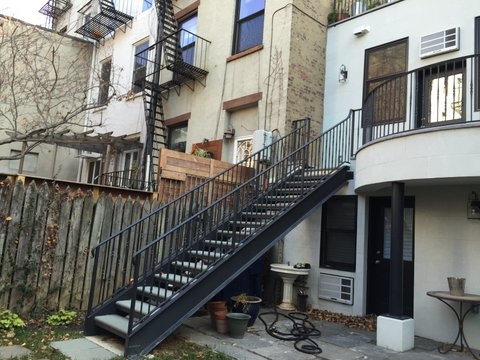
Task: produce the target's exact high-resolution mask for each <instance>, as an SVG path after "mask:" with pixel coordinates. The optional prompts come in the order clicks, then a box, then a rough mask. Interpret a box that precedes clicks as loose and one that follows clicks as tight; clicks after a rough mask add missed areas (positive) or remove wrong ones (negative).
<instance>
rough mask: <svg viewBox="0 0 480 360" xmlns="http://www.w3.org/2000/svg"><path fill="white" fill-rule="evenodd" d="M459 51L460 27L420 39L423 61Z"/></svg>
mask: <svg viewBox="0 0 480 360" xmlns="http://www.w3.org/2000/svg"><path fill="white" fill-rule="evenodd" d="M459 49H460V28H459V27H456V28H452V29H448V30H444V31H439V32H436V33H434V34H430V35H425V36H422V37H421V39H420V58H422V59H424V58H427V57H430V56H434V55H439V54H444V53H446V52H450V51H455V50H459Z"/></svg>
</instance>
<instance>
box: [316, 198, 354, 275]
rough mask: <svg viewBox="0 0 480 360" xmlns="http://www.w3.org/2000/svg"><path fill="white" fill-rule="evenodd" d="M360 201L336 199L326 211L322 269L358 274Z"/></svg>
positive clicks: (321, 248) (325, 208) (324, 216)
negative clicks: (357, 249)
mask: <svg viewBox="0 0 480 360" xmlns="http://www.w3.org/2000/svg"><path fill="white" fill-rule="evenodd" d="M356 243H357V198H356V197H355V196H335V197H332V198H331V199H329V200H328V201H327V202H326V203H325V204H324V205H323V207H322V239H321V247H320V266H321V267H326V268H331V269H336V270H345V271H355V256H356Z"/></svg>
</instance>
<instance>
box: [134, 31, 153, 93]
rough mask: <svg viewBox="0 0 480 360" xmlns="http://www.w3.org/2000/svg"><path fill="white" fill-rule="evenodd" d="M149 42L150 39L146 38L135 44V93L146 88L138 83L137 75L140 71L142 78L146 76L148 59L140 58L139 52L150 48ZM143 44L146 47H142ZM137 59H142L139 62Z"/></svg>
mask: <svg viewBox="0 0 480 360" xmlns="http://www.w3.org/2000/svg"><path fill="white" fill-rule="evenodd" d="M149 43H150V42H149V39H148V38H145V39H143V40H140V41H137V42H136V43H135V44H133V66H132V92H133V93H134V94H137V93H139V92H141V91H143V90H144V87H142V86H139V85H136V84H135V81H136V80H137V79H138V78H139V76H138V75H137V74H138V73H139V74H140V75H142V78H145V76H146V72H147V61H148V59H147V58H146V57H145V58H140V57H139V56H138V54H139V53H141V52H143V51H145V50H146V49H148V47H149ZM142 46H145V48H140V47H142ZM139 48H140V49H139ZM137 59H140V61H138V62H137ZM142 65H143V66H142Z"/></svg>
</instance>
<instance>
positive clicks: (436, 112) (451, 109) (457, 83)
mask: <svg viewBox="0 0 480 360" xmlns="http://www.w3.org/2000/svg"><path fill="white" fill-rule="evenodd" d="M464 72H465V61H464V60H459V61H448V62H442V63H439V64H436V65H433V66H430V67H428V68H425V69H423V70H420V71H419V72H418V74H417V78H418V82H419V86H418V92H417V103H418V104H419V106H418V107H419V108H418V110H417V125H418V126H427V125H429V124H436V123H439V122H445V121H460V120H462V119H463V114H464V109H463V108H464V101H463V94H464V93H465V89H464V81H463V79H464V77H465V74H464Z"/></svg>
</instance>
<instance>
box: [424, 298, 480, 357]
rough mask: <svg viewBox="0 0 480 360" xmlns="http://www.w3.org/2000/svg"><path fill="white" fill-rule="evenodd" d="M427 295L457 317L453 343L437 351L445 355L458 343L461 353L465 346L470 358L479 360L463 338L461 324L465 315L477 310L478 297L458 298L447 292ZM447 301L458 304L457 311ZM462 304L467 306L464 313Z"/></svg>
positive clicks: (479, 303)
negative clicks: (456, 328)
mask: <svg viewBox="0 0 480 360" xmlns="http://www.w3.org/2000/svg"><path fill="white" fill-rule="evenodd" d="M427 295H428V296H431V297H433V298H436V299H438V300H440V301H441V302H443V303H444V304H445V305H447V306H448V307H449V308H450V309H451V310H452V311H453V313H454V314H455V316H456V317H457V322H458V332H457V337H456V338H455V340H454V341H453V343H452V344H450V345H448V346H447V348H446V349H442V347H439V348H438V351H439V352H440V353H442V354H445V353H447V352H449V351H450V350H452V349H453V348H454V346H455V345H457V343H458V341H460V350H461V351H464V345H465V347H466V348H467V350H468V351H469V352H470V354H472V356H473V357H474V358H475V359H477V360H480V358H479V357H478V356H476V355H475V354H474V353H473V351H472V349H471V348H470V346H469V345H468V342H467V339H466V338H465V333H464V332H463V322H464V320H465V318H466V317H467V315H468V314H469V313H470V312H471V311H473V310H474V309H475V308H478V306H479V305H480V295H476V294H464V295H463V296H458V295H452V294H450V292H449V291H428V292H427ZM447 301H450V302H456V303H459V304H460V306H459V309H458V310H457V309H456V308H455V307H453V306H452V305H451V304H450V303H448V302H447ZM464 304H465V305H467V306H469V307H468V309H467V310H466V311H464Z"/></svg>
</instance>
